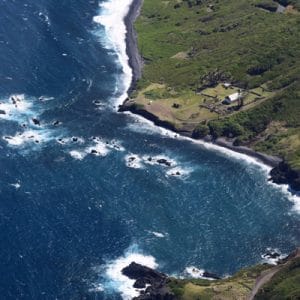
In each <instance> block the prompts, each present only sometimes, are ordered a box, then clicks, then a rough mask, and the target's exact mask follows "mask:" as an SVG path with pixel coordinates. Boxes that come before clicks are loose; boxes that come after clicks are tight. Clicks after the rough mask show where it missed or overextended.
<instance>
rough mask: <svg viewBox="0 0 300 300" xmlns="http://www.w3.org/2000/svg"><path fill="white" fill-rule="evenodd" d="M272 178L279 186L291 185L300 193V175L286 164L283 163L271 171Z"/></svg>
mask: <svg viewBox="0 0 300 300" xmlns="http://www.w3.org/2000/svg"><path fill="white" fill-rule="evenodd" d="M270 175H271V178H270V180H272V181H273V182H275V183H277V184H289V185H290V186H291V188H292V189H294V190H296V191H300V173H299V172H297V171H295V170H293V169H292V168H291V167H290V166H289V165H288V164H287V163H286V162H284V161H283V162H281V163H279V164H278V166H277V167H275V168H274V169H272V170H271V173H270Z"/></svg>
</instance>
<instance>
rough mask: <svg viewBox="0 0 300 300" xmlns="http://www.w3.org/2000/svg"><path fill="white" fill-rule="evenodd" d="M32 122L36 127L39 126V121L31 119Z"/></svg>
mask: <svg viewBox="0 0 300 300" xmlns="http://www.w3.org/2000/svg"><path fill="white" fill-rule="evenodd" d="M32 122H33V124H34V125H38V126H40V125H41V122H40V120H38V119H36V118H33V119H32Z"/></svg>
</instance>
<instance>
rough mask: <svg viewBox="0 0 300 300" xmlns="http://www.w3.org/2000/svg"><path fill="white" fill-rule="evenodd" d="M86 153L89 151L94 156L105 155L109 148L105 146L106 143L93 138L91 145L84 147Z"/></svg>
mask: <svg viewBox="0 0 300 300" xmlns="http://www.w3.org/2000/svg"><path fill="white" fill-rule="evenodd" d="M85 151H86V153H91V154H94V155H96V156H106V155H107V154H108V153H109V152H110V150H109V149H108V147H107V144H106V143H104V142H103V141H102V140H101V139H100V138H95V139H94V140H93V145H91V146H89V147H87V148H86V149H85Z"/></svg>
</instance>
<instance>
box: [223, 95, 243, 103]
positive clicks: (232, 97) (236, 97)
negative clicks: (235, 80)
mask: <svg viewBox="0 0 300 300" xmlns="http://www.w3.org/2000/svg"><path fill="white" fill-rule="evenodd" d="M240 97H241V94H240V93H239V92H237V93H234V94H232V95H229V96H227V97H226V98H225V99H224V100H223V102H222V103H223V104H231V103H233V102H235V101H238V100H239V99H240Z"/></svg>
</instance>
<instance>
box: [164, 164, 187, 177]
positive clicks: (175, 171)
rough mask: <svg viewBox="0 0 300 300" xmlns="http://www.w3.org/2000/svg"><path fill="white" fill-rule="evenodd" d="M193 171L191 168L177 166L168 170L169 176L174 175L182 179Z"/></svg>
mask: <svg viewBox="0 0 300 300" xmlns="http://www.w3.org/2000/svg"><path fill="white" fill-rule="evenodd" d="M191 172H192V169H190V168H182V167H175V168H172V169H170V170H168V171H167V172H166V175H167V176H169V177H170V176H172V177H176V178H180V179H186V178H187V177H188V176H189V175H190V174H191Z"/></svg>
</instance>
